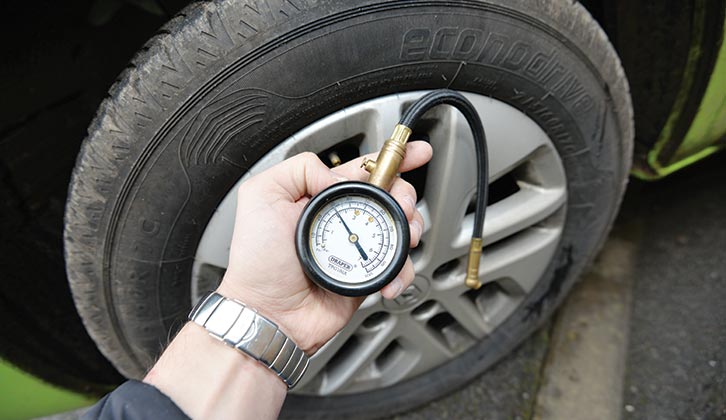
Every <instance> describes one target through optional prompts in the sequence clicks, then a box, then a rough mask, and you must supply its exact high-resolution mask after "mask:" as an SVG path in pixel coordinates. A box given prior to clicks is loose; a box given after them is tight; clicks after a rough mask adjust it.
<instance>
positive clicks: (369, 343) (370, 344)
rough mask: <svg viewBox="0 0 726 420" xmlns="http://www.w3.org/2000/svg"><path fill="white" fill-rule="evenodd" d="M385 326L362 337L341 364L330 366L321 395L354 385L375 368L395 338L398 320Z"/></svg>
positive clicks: (321, 386) (322, 383) (392, 319)
mask: <svg viewBox="0 0 726 420" xmlns="http://www.w3.org/2000/svg"><path fill="white" fill-rule="evenodd" d="M390 321H391V322H387V323H384V324H383V328H381V329H379V330H378V331H376V332H375V333H373V334H369V335H365V336H362V337H360V340H359V341H358V343H357V345H355V346H354V347H353V348H351V349H349V350H350V351H349V352H348V354H345V355H343V356H342V357H344V359H343V360H342V361H341V363H337V364H335V365H334V366H332V367H331V366H328V367H327V369H326V371H325V375H324V377H323V380H322V382H321V385H320V390H319V393H320V394H321V395H329V394H332V393H334V392H337V391H341V390H343V389H344V388H348V387H350V386H351V385H352V382H353V380H354V378H356V377H357V376H359V374H360V372H361V371H363V370H364V369H371V368H374V366H372V365H373V363H374V361H375V359H376V357H378V356H379V355H380V354H381V353H382V352H383V351H384V350H385V349H386V347H387V346H388V344H390V343H391V342H392V341H393V340H394V339H395V338H396V334H395V332H396V331H397V328H396V324H397V321H398V320H397V318H391V320H390Z"/></svg>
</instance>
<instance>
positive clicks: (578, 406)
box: [396, 153, 726, 420]
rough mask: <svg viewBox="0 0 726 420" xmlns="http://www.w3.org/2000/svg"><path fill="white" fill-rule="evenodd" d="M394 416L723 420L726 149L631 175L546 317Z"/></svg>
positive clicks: (725, 386)
mask: <svg viewBox="0 0 726 420" xmlns="http://www.w3.org/2000/svg"><path fill="white" fill-rule="evenodd" d="M578 357H579V360H578ZM396 418H397V419H426V418H456V419H462V420H463V419H529V418H537V419H561V418H577V419H590V418H592V419H609V418H612V419H617V418H624V419H726V153H721V154H719V155H717V156H713V157H711V158H709V159H707V160H705V161H703V162H700V163H698V164H696V165H694V166H692V167H689V168H686V169H685V170H683V171H681V172H678V173H675V174H673V175H671V176H670V177H668V178H666V179H664V180H661V181H658V182H648V183H646V182H641V181H637V180H631V183H630V186H629V188H628V192H627V193H626V196H625V199H624V201H623V205H622V209H621V212H620V214H619V216H618V219H617V220H616V222H615V226H614V228H613V232H612V234H611V235H610V238H609V239H608V241H607V242H606V244H605V246H604V247H603V250H602V252H601V253H600V256H599V257H598V258H597V259H596V260H595V262H594V263H593V266H592V268H591V269H590V271H589V273H587V274H586V275H584V276H583V279H582V281H581V282H580V284H578V285H577V286H576V287H575V288H574V290H573V291H572V293H571V296H570V297H569V298H568V300H567V301H566V302H565V303H564V305H563V307H562V308H561V309H560V310H559V311H558V313H557V314H556V315H555V317H554V320H553V322H552V323H551V324H550V325H548V326H546V327H544V328H543V329H542V330H541V331H540V332H539V333H537V334H535V335H534V336H533V337H531V338H530V339H528V340H527V341H525V343H524V344H523V345H522V346H520V348H519V349H518V350H517V351H515V352H514V353H512V354H511V355H510V356H509V357H507V358H505V359H504V361H502V362H501V363H500V364H498V365H497V366H495V367H494V368H493V369H492V370H491V371H490V372H488V373H487V374H485V375H483V376H482V377H481V378H479V379H477V380H475V381H473V382H472V383H471V384H469V385H468V386H466V387H465V388H463V389H462V390H460V391H458V392H455V393H453V394H452V395H450V396H449V397H445V398H443V399H441V400H439V401H435V402H432V403H430V404H428V405H426V406H424V407H421V408H420V409H418V410H416V411H414V412H411V413H408V414H406V415H402V416H397V417H396Z"/></svg>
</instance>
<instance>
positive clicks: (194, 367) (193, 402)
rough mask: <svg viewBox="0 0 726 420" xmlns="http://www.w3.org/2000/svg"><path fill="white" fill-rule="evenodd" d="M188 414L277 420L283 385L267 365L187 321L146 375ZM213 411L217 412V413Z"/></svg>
mask: <svg viewBox="0 0 726 420" xmlns="http://www.w3.org/2000/svg"><path fill="white" fill-rule="evenodd" d="M144 382H146V383H149V384H151V385H154V386H155V387H156V388H158V389H159V390H160V391H162V392H163V393H165V394H166V395H167V396H169V397H170V398H171V399H172V400H173V401H174V402H175V403H176V404H177V405H178V406H179V408H181V409H182V410H183V411H184V412H185V413H186V414H188V415H189V416H190V417H192V418H219V417H220V416H219V414H221V413H230V412H238V413H257V414H258V415H257V416H255V417H254V418H275V417H276V416H277V411H278V410H279V407H280V406H281V404H282V401H284V399H285V395H286V393H287V386H286V385H285V384H284V383H283V382H282V381H281V380H280V378H279V377H278V376H277V375H276V374H275V373H274V372H272V371H270V370H269V369H268V368H266V367H265V366H263V365H261V364H260V363H258V362H257V361H255V360H253V359H252V358H250V357H248V356H247V355H245V354H242V353H240V352H238V351H234V350H233V349H231V348H229V347H227V346H225V345H224V344H223V343H221V342H220V341H219V340H216V339H214V338H212V337H211V336H209V334H208V333H207V332H206V331H205V330H204V329H203V328H202V327H200V326H198V325H195V324H193V323H188V324H187V325H185V326H184V327H183V328H182V330H181V331H180V332H179V334H178V335H177V337H176V338H175V339H174V341H173V342H172V343H171V344H170V345H169V347H168V348H167V350H166V351H165V352H164V353H163V354H162V356H161V358H160V359H159V361H158V362H157V363H156V364H155V365H154V367H153V368H152V369H151V370H150V371H149V373H148V374H147V375H146V377H145V378H144ZM215 414H216V415H215Z"/></svg>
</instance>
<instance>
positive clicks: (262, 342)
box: [189, 292, 309, 389]
mask: <svg viewBox="0 0 726 420" xmlns="http://www.w3.org/2000/svg"><path fill="white" fill-rule="evenodd" d="M189 320H191V321H192V322H194V323H195V324H198V325H200V326H202V327H204V328H205V329H206V330H207V332H209V335H211V336H212V337H214V338H216V339H218V340H220V341H222V342H223V343H224V344H226V345H228V346H230V347H234V348H236V349H237V350H240V351H242V352H244V353H245V354H247V355H248V356H250V357H252V358H253V359H255V360H257V361H258V362H260V363H262V364H263V365H265V366H267V367H268V368H269V369H271V370H272V371H273V372H275V373H276V374H277V375H278V376H279V377H280V378H281V379H282V380H283V381H284V382H285V384H287V387H288V389H292V388H293V387H294V386H295V385H297V383H298V381H299V380H300V378H302V376H303V374H304V373H305V369H307V367H308V363H309V359H308V357H307V355H305V353H304V352H303V351H302V349H300V348H299V347H298V346H297V345H296V344H295V343H294V342H293V341H292V339H290V338H289V337H288V336H287V335H285V333H283V332H282V331H281V330H280V329H279V328H278V327H277V325H276V324H275V323H274V322H272V321H270V320H269V319H267V318H265V317H263V316H262V315H260V314H259V313H258V312H257V310H255V309H252V308H250V307H248V306H245V304H243V303H242V302H239V301H237V300H234V299H228V298H226V297H224V296H222V295H220V294H219V293H217V292H209V293H207V294H206V295H205V296H203V297H202V299H200V300H199V302H198V303H197V304H196V305H195V306H194V308H193V309H192V311H191V312H190V313H189Z"/></svg>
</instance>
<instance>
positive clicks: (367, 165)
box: [361, 124, 411, 191]
mask: <svg viewBox="0 0 726 420" xmlns="http://www.w3.org/2000/svg"><path fill="white" fill-rule="evenodd" d="M410 136H411V129H410V128H408V127H406V126H405V125H401V124H397V125H396V127H395V128H394V129H393V134H391V138H389V139H388V140H386V142H385V143H384V144H383V148H382V149H381V152H380V153H379V154H378V159H376V161H375V162H373V161H372V160H370V159H365V160H364V161H363V164H362V165H361V167H362V168H364V169H365V170H366V171H368V172H370V174H371V176H370V177H369V178H368V182H369V183H371V184H373V185H375V186H377V187H379V188H383V189H384V190H386V191H388V189H389V188H390V187H391V184H393V181H394V180H395V179H396V174H398V167H399V166H400V165H401V161H402V160H403V158H404V157H406V142H407V141H408V138H409V137H410Z"/></svg>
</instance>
